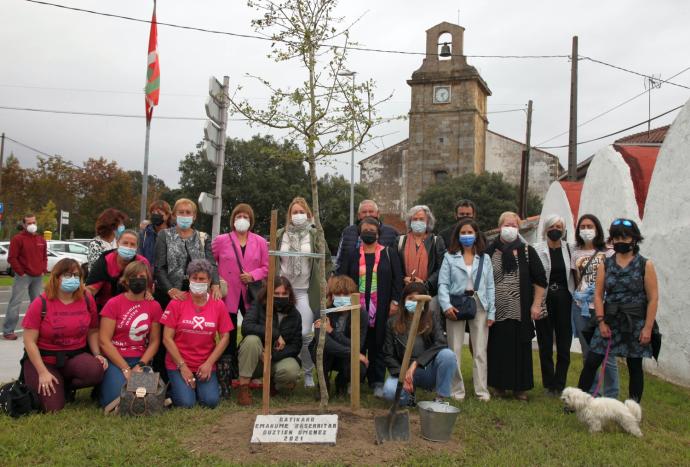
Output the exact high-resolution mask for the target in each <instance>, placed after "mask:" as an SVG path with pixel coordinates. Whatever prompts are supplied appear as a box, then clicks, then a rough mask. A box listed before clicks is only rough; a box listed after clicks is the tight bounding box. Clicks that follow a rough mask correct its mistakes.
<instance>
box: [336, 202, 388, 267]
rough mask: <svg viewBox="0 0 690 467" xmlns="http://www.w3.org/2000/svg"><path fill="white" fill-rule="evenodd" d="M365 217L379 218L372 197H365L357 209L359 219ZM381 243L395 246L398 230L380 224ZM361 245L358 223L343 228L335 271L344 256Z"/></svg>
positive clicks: (377, 208) (377, 209)
mask: <svg viewBox="0 0 690 467" xmlns="http://www.w3.org/2000/svg"><path fill="white" fill-rule="evenodd" d="M365 217H373V218H375V219H379V207H378V206H377V205H376V202H375V201H372V200H370V199H365V200H364V201H362V202H361V203H359V209H358V210H357V220H358V221H361V220H362V219H364V218H365ZM379 230H380V232H381V234H380V235H379V240H378V241H379V243H380V244H381V245H383V246H393V245H394V244H395V239H396V238H397V237H398V231H397V230H395V229H394V228H393V227H391V226H390V225H386V224H381V225H380V229H379ZM358 247H359V230H358V228H357V224H355V225H348V226H347V227H345V229H343V233H342V234H341V235H340V242H339V243H338V253H337V256H336V260H335V267H334V269H333V270H334V271H337V270H338V268H339V267H340V265H341V264H342V261H343V257H344V256H345V255H347V254H348V252H349V251H350V250H352V249H354V248H358Z"/></svg>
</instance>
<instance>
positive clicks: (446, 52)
mask: <svg viewBox="0 0 690 467" xmlns="http://www.w3.org/2000/svg"><path fill="white" fill-rule="evenodd" d="M439 55H440V56H441V57H450V46H449V45H448V42H444V43H443V46H442V47H441V53H440V54H439Z"/></svg>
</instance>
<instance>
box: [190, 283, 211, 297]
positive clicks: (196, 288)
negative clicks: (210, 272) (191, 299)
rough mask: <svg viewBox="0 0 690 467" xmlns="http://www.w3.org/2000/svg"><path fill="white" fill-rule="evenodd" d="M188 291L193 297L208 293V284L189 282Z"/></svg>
mask: <svg viewBox="0 0 690 467" xmlns="http://www.w3.org/2000/svg"><path fill="white" fill-rule="evenodd" d="M189 291H190V292H192V293H193V294H194V295H202V294H205V293H206V292H208V282H190V283H189Z"/></svg>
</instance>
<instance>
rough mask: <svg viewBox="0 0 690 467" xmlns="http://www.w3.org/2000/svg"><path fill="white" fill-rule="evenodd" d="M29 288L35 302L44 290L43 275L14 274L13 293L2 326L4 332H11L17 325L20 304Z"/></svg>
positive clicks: (30, 298) (30, 296)
mask: <svg viewBox="0 0 690 467" xmlns="http://www.w3.org/2000/svg"><path fill="white" fill-rule="evenodd" d="M27 290H28V292H29V300H31V301H32V302H33V301H34V300H35V299H36V297H38V296H39V295H40V294H41V292H42V291H43V277H42V276H30V275H28V274H24V275H23V276H19V275H15V276H14V282H13V283H12V295H11V296H10V302H9V304H8V305H7V314H6V315H5V323H4V324H3V326H2V332H3V334H11V333H13V332H14V329H15V328H16V327H17V322H18V321H19V306H20V305H21V304H22V300H23V299H24V297H25V296H26V291H27Z"/></svg>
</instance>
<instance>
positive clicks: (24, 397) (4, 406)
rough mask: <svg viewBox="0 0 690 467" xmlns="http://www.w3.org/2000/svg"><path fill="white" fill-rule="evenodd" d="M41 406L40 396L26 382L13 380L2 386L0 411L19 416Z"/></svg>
mask: <svg viewBox="0 0 690 467" xmlns="http://www.w3.org/2000/svg"><path fill="white" fill-rule="evenodd" d="M39 408H40V404H39V401H38V396H37V395H36V394H35V393H34V392H33V391H32V390H31V389H29V387H28V386H27V385H26V384H24V383H22V382H20V381H13V382H11V383H7V384H4V385H2V386H0V411H2V412H4V413H6V414H7V415H9V416H10V417H12V418H19V417H21V416H22V415H28V414H30V413H31V412H36V411H38V410H39Z"/></svg>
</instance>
